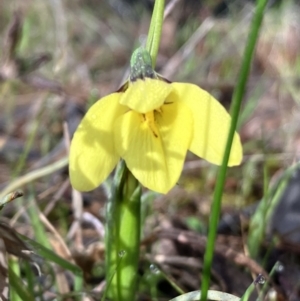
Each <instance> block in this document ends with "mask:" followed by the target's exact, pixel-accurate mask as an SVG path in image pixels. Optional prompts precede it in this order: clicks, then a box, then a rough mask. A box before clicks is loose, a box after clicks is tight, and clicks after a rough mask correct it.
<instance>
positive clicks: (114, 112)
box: [69, 93, 128, 191]
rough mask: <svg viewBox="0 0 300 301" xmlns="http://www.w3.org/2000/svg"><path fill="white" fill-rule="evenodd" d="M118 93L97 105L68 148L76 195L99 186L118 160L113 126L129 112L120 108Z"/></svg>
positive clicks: (72, 182)
mask: <svg viewBox="0 0 300 301" xmlns="http://www.w3.org/2000/svg"><path fill="white" fill-rule="evenodd" d="M120 94H121V93H113V94H110V95H108V96H106V97H104V98H102V99H101V100H99V101H98V102H96V103H95V104H94V105H93V106H92V107H91V108H90V109H89V110H88V112H87V113H86V115H85V116H84V118H83V119H82V121H81V123H80V124H79V126H78V128H77V130H76V132H75V134H74V137H73V140H72V142H71V148H70V164H69V171H70V179H71V184H72V186H73V187H74V188H75V189H77V190H79V191H89V190H92V189H95V188H96V187H97V186H99V185H100V183H102V182H103V181H104V180H105V179H106V178H107V177H108V175H109V174H110V173H111V171H112V170H113V168H114V167H115V165H116V164H117V162H118V160H119V156H118V155H117V153H116V151H115V147H114V142H113V141H114V139H113V130H112V129H113V122H114V121H115V119H116V118H117V117H118V116H120V115H121V114H124V112H126V111H127V110H128V108H126V107H124V106H122V105H120V104H119V99H120Z"/></svg>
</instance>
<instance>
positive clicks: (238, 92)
mask: <svg viewBox="0 0 300 301" xmlns="http://www.w3.org/2000/svg"><path fill="white" fill-rule="evenodd" d="M267 2H268V1H267V0H258V1H257V4H256V9H255V14H254V16H253V20H252V24H251V28H250V34H249V38H248V41H247V44H246V47H245V52H244V56H243V61H242V65H241V69H240V74H239V78H238V82H237V86H236V88H235V90H234V93H233V98H232V106H231V116H232V122H231V127H230V131H229V135H228V138H227V143H226V148H225V153H224V157H223V162H222V166H221V167H220V170H219V173H218V177H217V183H216V187H215V192H214V198H213V203H212V210H211V212H212V214H211V218H210V222H209V232H208V240H207V247H206V250H205V255H204V267H203V277H202V279H203V281H202V285H201V292H202V295H201V301H206V300H207V292H208V289H209V283H210V273H211V266H212V259H213V254H214V246H215V240H216V235H217V227H218V221H219V216H220V211H221V202H222V194H223V189H224V184H225V178H226V172H227V164H228V160H229V156H230V150H231V145H232V141H233V137H234V133H235V130H236V127H237V122H238V117H239V112H240V107H241V103H242V98H243V95H244V92H245V88H246V83H247V80H248V76H249V72H250V67H251V62H252V58H253V54H254V49H255V45H256V41H257V38H258V34H259V30H260V27H261V23H262V20H263V15H264V10H265V8H266V5H267Z"/></svg>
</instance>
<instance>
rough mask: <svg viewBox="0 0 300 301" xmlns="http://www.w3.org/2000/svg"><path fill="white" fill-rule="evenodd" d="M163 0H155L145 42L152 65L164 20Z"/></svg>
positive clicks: (153, 64)
mask: <svg viewBox="0 0 300 301" xmlns="http://www.w3.org/2000/svg"><path fill="white" fill-rule="evenodd" d="M164 8H165V0H155V2H154V8H153V13H152V17H151V23H150V27H149V33H148V38H147V43H146V49H147V51H148V52H149V53H150V55H151V58H152V67H153V68H154V67H155V65H156V58H157V53H158V49H159V44H160V37H161V32H162V25H163V20H164Z"/></svg>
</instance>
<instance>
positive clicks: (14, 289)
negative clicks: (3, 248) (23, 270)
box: [8, 259, 34, 301]
mask: <svg viewBox="0 0 300 301" xmlns="http://www.w3.org/2000/svg"><path fill="white" fill-rule="evenodd" d="M19 272H20V267H19V263H18V261H17V260H15V259H10V260H9V264H8V276H9V285H10V300H11V301H22V300H26V301H34V296H32V295H31V294H30V292H29V290H28V289H27V286H25V285H24V283H23V281H22V280H21V279H20V277H19Z"/></svg>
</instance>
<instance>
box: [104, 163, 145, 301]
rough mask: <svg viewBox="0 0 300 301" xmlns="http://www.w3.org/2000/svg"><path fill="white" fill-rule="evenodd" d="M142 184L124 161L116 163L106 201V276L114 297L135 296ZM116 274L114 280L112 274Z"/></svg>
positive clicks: (121, 299)
mask: <svg viewBox="0 0 300 301" xmlns="http://www.w3.org/2000/svg"><path fill="white" fill-rule="evenodd" d="M140 200H141V187H140V185H139V183H138V181H137V180H136V179H135V178H134V177H133V175H132V174H131V173H130V171H129V170H128V168H127V167H126V165H125V162H124V161H121V162H120V163H119V165H118V167H117V170H116V174H115V178H114V183H113V187H112V195H111V198H110V199H109V202H108V204H107V223H106V240H105V243H106V278H107V279H106V280H107V283H110V287H108V288H107V289H108V295H109V296H110V297H111V299H113V300H118V301H126V300H134V297H135V295H136V290H137V275H138V273H137V269H138V261H139V250H140V228H141V226H140V218H141V212H140V203H141V202H140ZM113 275H115V276H114V277H113V279H112V281H110V280H111V277H112V276H113Z"/></svg>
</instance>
